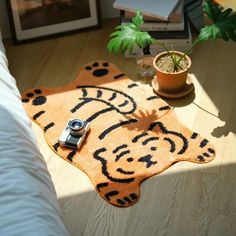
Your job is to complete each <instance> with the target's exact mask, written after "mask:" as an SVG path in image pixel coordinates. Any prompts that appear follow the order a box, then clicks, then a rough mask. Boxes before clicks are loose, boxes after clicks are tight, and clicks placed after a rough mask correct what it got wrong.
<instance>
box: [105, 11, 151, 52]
mask: <svg viewBox="0 0 236 236" xmlns="http://www.w3.org/2000/svg"><path fill="white" fill-rule="evenodd" d="M142 24H143V17H142V15H141V13H140V11H137V13H136V16H135V17H134V18H133V19H132V22H131V23H127V24H123V25H120V26H118V27H116V30H115V32H113V33H112V34H111V35H110V40H109V42H108V44H107V49H108V51H109V52H113V53H116V54H118V53H120V52H121V53H125V52H126V51H129V52H132V49H133V47H134V46H138V47H140V48H144V47H145V46H147V45H150V44H152V42H153V39H152V37H151V36H150V35H149V34H148V33H147V32H142V31H141V29H140V26H141V25H142Z"/></svg>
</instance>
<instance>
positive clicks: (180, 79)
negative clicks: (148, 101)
mask: <svg viewBox="0 0 236 236" xmlns="http://www.w3.org/2000/svg"><path fill="white" fill-rule="evenodd" d="M170 53H175V54H177V55H179V56H183V55H184V54H183V53H182V52H178V51H170ZM165 55H167V52H162V53H159V54H158V55H157V56H156V57H155V58H154V60H153V66H154V68H155V70H156V77H155V79H154V80H156V81H155V82H157V84H158V87H159V90H161V91H163V92H167V93H178V92H181V91H182V90H183V89H184V88H185V85H186V81H187V75H188V71H189V68H190V66H191V59H190V58H189V57H188V56H187V55H186V58H187V64H188V65H187V68H185V69H184V70H181V71H178V72H165V71H162V70H161V69H159V68H158V67H157V65H156V62H157V61H158V60H159V59H160V58H161V57H163V56H165Z"/></svg>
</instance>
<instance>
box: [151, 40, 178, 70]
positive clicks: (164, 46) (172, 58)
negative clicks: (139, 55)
mask: <svg viewBox="0 0 236 236" xmlns="http://www.w3.org/2000/svg"><path fill="white" fill-rule="evenodd" d="M153 40H154V42H156V44H158V45H160V46H161V47H162V48H163V49H164V50H165V51H167V54H168V55H169V56H170V58H171V60H172V62H173V65H174V70H178V64H177V61H176V58H175V57H174V56H173V55H172V54H171V53H170V51H169V49H168V48H167V47H166V45H165V44H164V43H160V42H159V41H158V40H156V39H153Z"/></svg>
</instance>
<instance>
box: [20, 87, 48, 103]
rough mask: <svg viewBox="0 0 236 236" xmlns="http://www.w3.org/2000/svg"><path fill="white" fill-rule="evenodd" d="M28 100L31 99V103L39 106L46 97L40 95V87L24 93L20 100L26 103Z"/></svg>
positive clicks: (44, 101)
mask: <svg viewBox="0 0 236 236" xmlns="http://www.w3.org/2000/svg"><path fill="white" fill-rule="evenodd" d="M30 100H32V105H34V106H40V105H43V104H44V103H46V102H47V98H46V97H45V96H42V90H40V89H35V90H34V91H33V92H28V93H26V94H25V98H23V99H22V102H23V103H28V102H29V101H30Z"/></svg>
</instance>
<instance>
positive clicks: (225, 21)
mask: <svg viewBox="0 0 236 236" xmlns="http://www.w3.org/2000/svg"><path fill="white" fill-rule="evenodd" d="M203 9H204V12H205V13H206V15H207V16H208V17H209V18H210V19H211V20H212V24H211V25H207V26H205V27H204V28H202V29H201V31H200V34H199V36H198V41H200V42H201V41H202V42H204V41H207V40H208V39H210V38H212V39H216V38H222V39H223V40H226V41H227V40H229V39H231V40H233V41H236V12H235V11H233V10H232V9H230V8H228V9H223V8H222V7H221V6H220V5H217V4H215V3H212V1H211V0H206V1H205V3H204V5H203Z"/></svg>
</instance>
